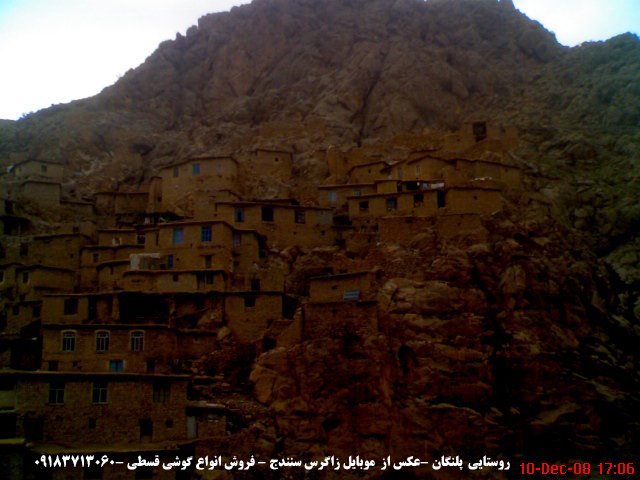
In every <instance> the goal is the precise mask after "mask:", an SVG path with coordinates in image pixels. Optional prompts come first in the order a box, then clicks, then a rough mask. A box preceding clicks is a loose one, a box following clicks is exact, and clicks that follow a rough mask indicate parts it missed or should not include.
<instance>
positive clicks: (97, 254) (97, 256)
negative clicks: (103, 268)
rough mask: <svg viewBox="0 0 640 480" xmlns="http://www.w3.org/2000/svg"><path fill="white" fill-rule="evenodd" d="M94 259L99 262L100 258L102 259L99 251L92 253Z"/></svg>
mask: <svg viewBox="0 0 640 480" xmlns="http://www.w3.org/2000/svg"><path fill="white" fill-rule="evenodd" d="M92 259H93V263H98V260H100V254H99V253H94V254H93V255H92Z"/></svg>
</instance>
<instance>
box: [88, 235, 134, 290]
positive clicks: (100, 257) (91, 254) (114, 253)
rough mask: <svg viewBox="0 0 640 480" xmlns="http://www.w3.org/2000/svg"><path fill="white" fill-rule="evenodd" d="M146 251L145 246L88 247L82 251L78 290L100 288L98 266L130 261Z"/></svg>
mask: <svg viewBox="0 0 640 480" xmlns="http://www.w3.org/2000/svg"><path fill="white" fill-rule="evenodd" d="M143 251H144V245H130V244H129V245H128V244H122V245H88V246H85V247H82V249H81V251H80V270H79V278H78V288H79V289H80V290H84V291H91V290H96V289H97V288H98V265H100V264H101V263H103V262H112V261H128V260H129V259H130V258H131V256H132V255H136V254H139V253H141V252H143Z"/></svg>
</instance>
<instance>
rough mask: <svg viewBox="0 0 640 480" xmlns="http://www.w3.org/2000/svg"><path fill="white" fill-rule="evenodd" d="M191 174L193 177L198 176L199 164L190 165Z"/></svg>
mask: <svg viewBox="0 0 640 480" xmlns="http://www.w3.org/2000/svg"><path fill="white" fill-rule="evenodd" d="M191 173H192V174H193V175H200V164H199V163H192V164H191Z"/></svg>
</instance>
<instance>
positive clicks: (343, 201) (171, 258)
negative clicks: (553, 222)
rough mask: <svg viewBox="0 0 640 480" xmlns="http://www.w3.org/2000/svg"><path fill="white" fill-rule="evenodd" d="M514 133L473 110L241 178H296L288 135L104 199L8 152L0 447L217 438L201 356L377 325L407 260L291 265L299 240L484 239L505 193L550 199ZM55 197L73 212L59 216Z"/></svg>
mask: <svg viewBox="0 0 640 480" xmlns="http://www.w3.org/2000/svg"><path fill="white" fill-rule="evenodd" d="M516 143H517V134H516V133H515V132H514V131H513V130H512V129H505V128H498V127H495V126H492V125H487V124H486V123H485V122H473V123H469V124H466V125H465V127H464V128H463V129H462V130H461V131H460V132H458V133H457V134H450V135H448V136H447V137H443V142H442V146H441V147H440V148H428V147H425V146H424V145H423V146H417V147H416V148H412V149H409V150H407V149H404V150H398V154H397V155H396V156H389V155H388V153H387V152H388V149H386V150H384V153H381V151H380V149H377V147H375V146H363V147H355V148H352V149H349V150H346V151H341V150H339V149H336V148H330V149H328V150H326V151H324V152H323V156H324V161H325V162H326V168H327V171H328V176H327V177H326V179H325V181H324V183H323V184H321V185H317V186H316V187H317V188H316V189H315V192H314V193H309V192H307V194H306V197H311V198H313V197H314V196H315V202H310V201H305V202H304V203H303V202H300V201H299V200H297V199H295V198H269V199H264V198H252V197H249V196H246V195H244V196H243V194H241V193H239V192H241V191H243V186H242V185H240V184H239V178H241V177H242V176H243V175H244V176H247V175H249V176H259V177H262V178H266V179H267V180H269V179H273V181H274V182H285V183H286V182H287V181H289V180H290V177H291V175H292V168H293V165H294V163H295V162H296V155H297V154H298V153H299V152H294V151H291V150H290V149H288V148H284V147H280V148H274V147H264V148H259V149H256V150H255V151H253V153H252V156H251V158H250V159H249V161H244V162H239V161H238V160H237V159H236V158H234V155H231V154H218V153H209V152H203V153H202V154H199V155H194V156H190V157H189V158H181V159H176V161H175V162H173V163H170V164H167V165H165V166H164V167H162V168H160V169H158V171H157V172H156V175H155V176H153V177H152V178H148V179H145V181H144V182H143V183H142V184H140V185H139V186H137V187H136V188H133V187H132V186H130V185H129V186H126V187H125V186H123V187H122V188H120V189H118V190H115V191H101V192H97V193H95V195H94V196H93V199H92V201H87V200H79V199H70V198H69V197H66V196H65V195H64V194H63V193H62V192H63V191H64V188H63V182H64V180H65V178H67V177H68V174H69V172H65V168H66V167H65V165H64V163H57V162H53V161H49V160H43V159H32V158H29V159H24V160H22V161H19V162H16V163H14V164H13V165H12V167H11V168H10V170H9V171H8V172H7V173H5V174H4V175H3V179H2V184H3V186H4V187H5V192H4V198H3V201H2V205H1V206H2V209H3V210H2V212H1V213H2V214H1V216H0V222H1V224H2V225H1V227H2V236H1V249H0V253H1V257H2V258H1V260H0V287H1V292H2V296H1V300H0V301H1V318H0V328H1V336H0V342H1V343H0V355H1V356H0V363H1V365H2V367H3V369H2V370H1V371H0V384H1V385H2V387H1V391H0V416H1V418H2V420H1V422H0V424H1V425H2V438H3V439H4V440H3V441H2V446H1V447H0V448H2V449H3V450H4V454H5V458H11V459H13V460H12V462H13V463H12V464H11V468H12V469H13V471H16V472H22V469H26V470H25V471H24V472H23V473H24V474H25V475H27V473H28V472H29V471H30V470H29V469H30V468H35V467H33V466H32V465H28V462H27V463H25V464H24V465H23V464H22V460H21V458H22V455H23V454H24V453H25V452H30V455H32V457H33V458H35V457H36V456H38V455H40V454H42V453H47V454H55V453H62V452H70V451H78V450H82V451H84V452H94V453H105V452H106V453H108V452H117V453H118V454H120V455H126V454H127V452H129V454H131V455H137V454H138V453H139V452H150V453H158V454H162V455H176V454H179V453H180V454H183V453H189V452H191V453H193V452H194V451H195V452H198V448H199V447H198V445H199V442H201V441H203V440H211V439H220V438H224V437H225V436H226V435H228V434H229V432H230V431H231V430H232V429H233V424H234V423H237V422H238V421H240V420H238V419H237V418H235V416H237V414H234V413H233V411H232V410H231V409H230V408H228V406H226V405H225V404H224V403H222V402H220V401H219V399H217V398H211V396H210V395H206V394H203V392H207V391H208V392H211V391H212V390H211V389H213V390H215V391H218V392H222V391H224V389H225V387H224V385H226V384H225V383H224V382H223V379H221V377H219V376H218V377H216V376H215V375H207V374H206V372H204V371H203V369H202V366H203V365H204V364H206V359H207V357H208V356H209V355H210V354H211V353H212V352H214V351H216V349H219V348H220V347H219V346H220V342H222V341H224V340H225V339H230V338H232V339H233V341H234V342H236V343H237V344H240V345H242V344H247V345H253V346H255V348H256V350H257V352H258V353H261V352H266V351H269V350H272V349H274V348H277V347H281V346H291V345H295V344H297V343H300V342H301V341H303V340H305V339H309V338H314V337H318V336H323V335H325V336H326V335H331V333H332V331H333V329H335V328H337V326H338V325H340V324H344V323H345V322H349V323H350V324H352V325H353V326H355V327H354V328H356V329H365V330H368V331H376V330H377V329H378V328H379V326H378V324H377V309H378V307H377V300H378V294H379V289H380V287H381V285H382V283H383V280H384V279H386V278H392V277H393V276H394V272H393V269H394V268H397V269H404V268H409V267H407V266H406V265H396V266H394V265H390V264H386V263H385V260H384V259H378V260H376V259H371V258H360V259H359V258H357V255H352V257H353V261H352V262H350V263H349V264H344V263H343V264H341V263H339V262H336V263H331V262H327V263H326V265H325V266H324V267H323V268H321V269H316V270H315V271H312V273H310V274H308V275H307V276H306V277H305V278H303V279H301V278H295V279H294V278H292V277H291V273H292V271H291V265H290V263H288V261H287V259H288V258H289V259H290V258H291V256H292V251H294V250H295V251H296V252H298V253H297V254H301V253H300V252H302V254H304V252H311V251H318V252H331V251H333V250H332V249H341V250H345V251H348V252H357V251H358V248H361V247H362V246H366V245H368V244H376V243H380V242H383V243H398V244H403V243H405V244H406V243H408V242H409V241H410V240H411V238H412V237H414V236H415V235H416V233H418V232H421V231H425V230H428V231H431V232H433V234H435V235H437V237H438V238H439V239H440V241H442V242H445V243H446V242H456V241H459V239H460V238H464V237H478V236H479V237H487V236H488V234H489V232H488V231H487V230H486V229H485V228H484V227H483V218H486V217H489V216H491V215H494V214H496V213H497V212H500V211H502V210H503V209H505V208H519V209H521V210H525V209H537V210H538V211H541V212H542V213H548V208H549V204H548V203H547V202H546V201H545V200H544V199H541V197H539V196H536V194H534V193H532V192H530V191H528V187H527V185H528V182H527V179H526V178H525V176H524V174H523V171H522V169H521V166H520V165H518V164H517V163H516V162H515V160H514V159H513V157H510V156H509V155H508V152H509V150H510V149H512V148H513V147H514V146H515V145H516ZM469 151H473V152H481V154H480V155H477V157H470V156H465V153H464V152H469ZM482 152H484V153H491V154H482ZM507 159H510V161H508V160H507ZM55 211H58V212H63V214H62V216H63V217H64V218H65V219H67V221H66V222H63V223H56V222H51V221H49V222H48V221H47V212H55ZM69 219H71V220H69ZM227 386H228V385H227ZM229 388H230V389H231V390H233V389H232V388H231V387H229ZM257 396H258V399H259V398H260V393H259V392H258V393H257ZM32 457H29V458H32ZM105 468H106V469H107V470H108V468H114V467H109V466H106V467H105ZM107 470H105V475H107ZM40 473H42V472H40ZM66 473H67V474H68V473H69V472H66ZM76 473H78V472H76ZM130 473H131V475H132V476H131V478H133V473H132V472H130ZM31 474H33V472H31ZM50 474H51V475H53V477H52V478H62V477H58V476H57V475H62V473H61V472H60V471H53V472H50ZM91 474H92V472H89V471H86V472H84V475H85V476H84V477H82V472H79V473H78V476H77V477H73V478H98V477H93V476H91ZM93 474H96V475H98V474H99V472H93ZM170 474H171V475H174V473H173V472H161V471H156V472H155V474H154V475H155V476H154V477H153V478H165V477H164V476H163V475H168V476H167V477H166V478H174V477H172V476H171V477H170ZM136 475H143V473H141V472H137V473H136ZM25 478H26V477H25ZM38 478H44V477H38ZM64 478H71V477H69V476H65V477H64ZM106 478H109V477H106ZM123 478H124V477H123ZM135 478H151V477H143V476H136V477H135Z"/></svg>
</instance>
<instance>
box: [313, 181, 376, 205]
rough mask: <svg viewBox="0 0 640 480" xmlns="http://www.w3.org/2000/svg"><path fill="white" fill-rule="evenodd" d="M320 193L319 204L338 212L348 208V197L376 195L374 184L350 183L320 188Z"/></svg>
mask: <svg viewBox="0 0 640 480" xmlns="http://www.w3.org/2000/svg"><path fill="white" fill-rule="evenodd" d="M318 190H319V191H320V198H319V202H320V205H321V206H323V207H331V208H335V209H337V210H340V209H343V208H345V207H347V205H348V202H347V198H348V197H360V196H362V195H370V194H372V193H376V186H375V184H374V183H350V184H335V185H322V186H320V187H318Z"/></svg>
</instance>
